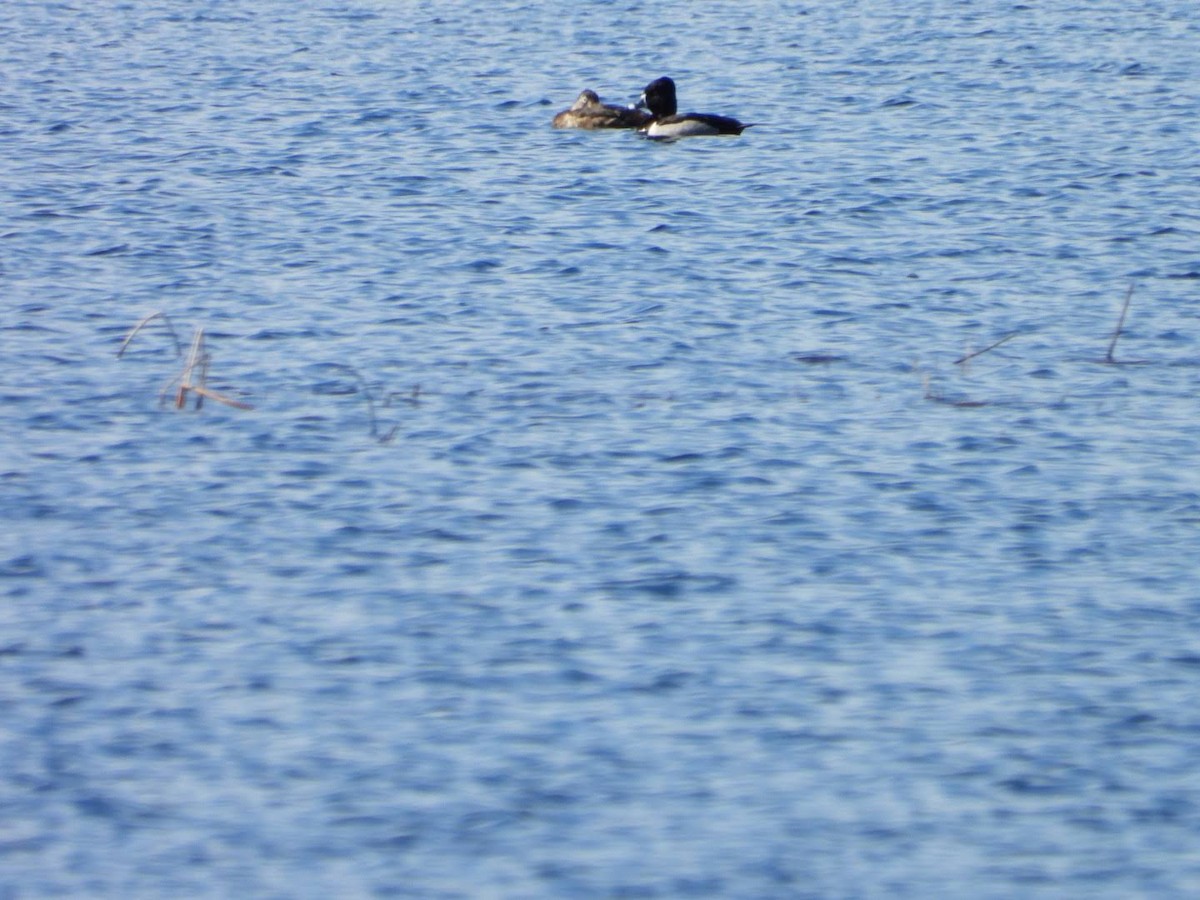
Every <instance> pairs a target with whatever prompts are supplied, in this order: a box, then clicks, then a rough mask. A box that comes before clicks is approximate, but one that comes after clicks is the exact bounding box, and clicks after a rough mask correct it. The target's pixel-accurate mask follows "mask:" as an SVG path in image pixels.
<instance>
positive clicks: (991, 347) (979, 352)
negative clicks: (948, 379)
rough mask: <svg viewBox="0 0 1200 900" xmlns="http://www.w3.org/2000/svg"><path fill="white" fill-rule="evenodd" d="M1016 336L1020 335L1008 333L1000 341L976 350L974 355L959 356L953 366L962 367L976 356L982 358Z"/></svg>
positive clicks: (1015, 332) (1014, 332)
mask: <svg viewBox="0 0 1200 900" xmlns="http://www.w3.org/2000/svg"><path fill="white" fill-rule="evenodd" d="M1018 334H1020V332H1017V331H1013V332H1010V333H1009V334H1006V335H1005V336H1004V337H1002V338H1000V340H998V341H996V343H994V344H988V345H987V346H986V347H984V348H983V349H982V350H976V351H975V352H974V353H968V354H967V355H966V356H960V357H959V358H958V359H956V360H955V361H954V364H955V365H956V366H959V365H962V364H963V363H965V362H967V361H968V360H972V359H974V358H975V357H977V356H983V354H985V353H987V352H988V351H989V350H995V349H996V348H997V347H999V346H1000V345H1001V344H1004V343H1007V342H1008V341H1011V340H1012V339H1013V338H1015V337H1016V336H1017V335H1018Z"/></svg>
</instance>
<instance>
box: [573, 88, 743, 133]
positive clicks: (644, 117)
mask: <svg viewBox="0 0 1200 900" xmlns="http://www.w3.org/2000/svg"><path fill="white" fill-rule="evenodd" d="M553 124H554V127H555V128H587V129H595V128H636V129H637V130H638V131H640V132H642V133H643V134H645V135H646V137H650V138H659V139H664V138H667V139H669V138H681V137H696V136H698V135H710V134H741V133H742V131H744V130H745V129H747V128H749V127H750V125H748V124H743V123H742V122H739V121H738V120H737V119H731V118H730V117H729V116H715V115H713V114H712V113H683V114H682V115H681V114H679V113H678V112H677V107H676V103H675V82H674V81H672V80H671V79H670V78H666V77H663V78H656V79H655V80H654V81H652V82H650V83H649V84H648V85H646V89H645V90H644V91H642V96H641V98H640V99H639V100H638V102H637V104H636V105H635V106H629V107H624V106H611V105H609V104H606V103H601V102H600V98H599V97H598V96H597V95H596V92H595V91H591V90H587V91H584V92H583V93H581V94H580V95H579V99H577V100H576V101H575V102H574V103H573V104H572V105H571V108H570V109H565V110H563V111H562V112H560V113H559V114H558V115H557V116H555V117H554V123H553Z"/></svg>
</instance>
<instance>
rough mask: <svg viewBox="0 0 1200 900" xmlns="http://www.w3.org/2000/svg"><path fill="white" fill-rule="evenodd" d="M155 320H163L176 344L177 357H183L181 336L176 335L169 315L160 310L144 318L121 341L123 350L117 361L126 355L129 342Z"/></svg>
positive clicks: (119, 352) (120, 351)
mask: <svg viewBox="0 0 1200 900" xmlns="http://www.w3.org/2000/svg"><path fill="white" fill-rule="evenodd" d="M155 319H162V320H163V324H164V325H166V326H167V331H169V332H170V333H171V340H172V341H174V342H175V355H176V356H183V347H182V346H180V343H179V335H178V334H176V333H175V326H174V325H172V324H171V320H170V319H169V318H167V314H166V313H165V312H162V311H161V310H158V311H156V312H152V313H150V314H149V315H148V316H144V317H143V318H142V320H141V321H140V322H138V323H137V324H136V325H134V326H133V330H132V331H130V332H129V334H127V335H126V336H125V340H123V341H121V349H120V350H118V351H117V359H120V358H121V356H122V354H124V353H125V349H126V348H127V347H128V346H129V342H130V341H132V340H133V337H134V335H136V334H137V333H138V332H139V331H141V330H142V329H143V328H145V327H146V326H147V325H148V324H150V323H151V322H153V321H154V320H155Z"/></svg>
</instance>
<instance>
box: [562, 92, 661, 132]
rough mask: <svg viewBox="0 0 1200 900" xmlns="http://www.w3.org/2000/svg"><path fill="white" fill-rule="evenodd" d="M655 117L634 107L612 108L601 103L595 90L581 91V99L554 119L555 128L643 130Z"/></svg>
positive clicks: (577, 99)
mask: <svg viewBox="0 0 1200 900" xmlns="http://www.w3.org/2000/svg"><path fill="white" fill-rule="evenodd" d="M653 119H654V116H653V115H651V114H650V113H648V112H643V111H642V110H640V109H636V108H634V107H625V106H611V105H609V104H607V103H601V102H600V96H599V95H598V94H597V93H596V92H595V91H593V90H590V89H587V90H584V91H581V92H580V94H579V97H578V98H576V100H575V102H574V103H572V104H571V108H570V109H564V110H563V111H562V112H560V113H559V114H558V115H556V116H555V117H554V121H553V123H552V124H553V125H554V127H555V128H586V129H596V128H642V127H643V126H646V125H649V124H650V122H651V121H652V120H653Z"/></svg>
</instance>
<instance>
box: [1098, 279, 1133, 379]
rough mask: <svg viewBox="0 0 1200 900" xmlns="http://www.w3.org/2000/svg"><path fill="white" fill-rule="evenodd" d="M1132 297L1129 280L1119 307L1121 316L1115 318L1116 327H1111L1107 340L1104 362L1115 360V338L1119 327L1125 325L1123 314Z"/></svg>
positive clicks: (1119, 331) (1118, 333)
mask: <svg viewBox="0 0 1200 900" xmlns="http://www.w3.org/2000/svg"><path fill="white" fill-rule="evenodd" d="M1132 298H1133V282H1132V281H1131V282H1129V290H1127V291H1126V292H1125V305H1124V306H1122V307H1121V317H1120V318H1119V319H1117V327H1116V328H1115V329H1113V336H1112V340H1111V341H1109V342H1108V353H1106V354H1105V356H1104V361H1105V362H1106V363H1113V362H1116V360H1115V359H1113V351H1114V350H1115V349H1117V338H1119V337H1120V336H1121V329H1122V328H1124V327H1125V314H1126V313H1128V312H1129V301H1130V300H1131V299H1132Z"/></svg>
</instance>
